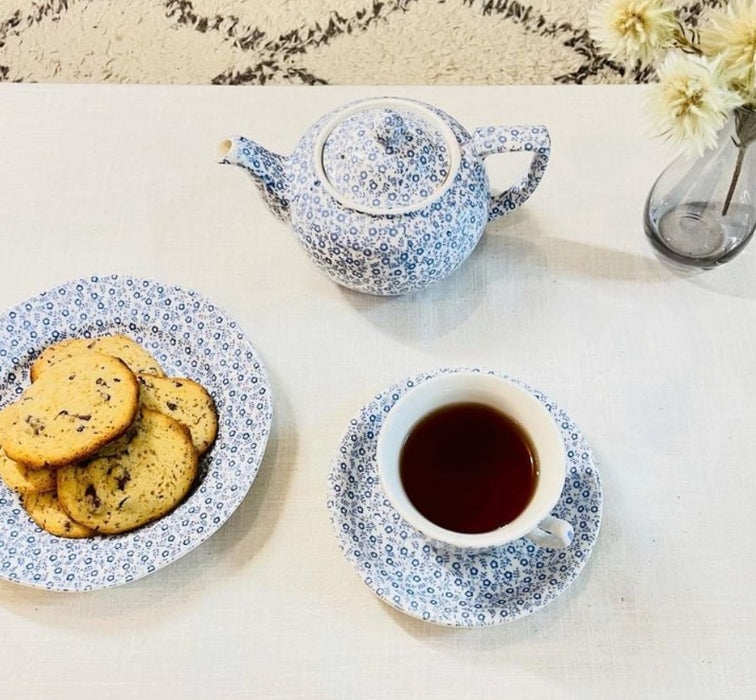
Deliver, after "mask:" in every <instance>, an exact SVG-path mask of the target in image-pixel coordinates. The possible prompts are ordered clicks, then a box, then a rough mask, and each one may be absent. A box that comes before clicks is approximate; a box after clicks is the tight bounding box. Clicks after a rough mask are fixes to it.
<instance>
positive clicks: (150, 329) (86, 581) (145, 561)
mask: <svg viewBox="0 0 756 700" xmlns="http://www.w3.org/2000/svg"><path fill="white" fill-rule="evenodd" d="M109 333H122V334H124V335H127V336H129V337H131V338H133V339H134V340H136V341H137V342H138V343H140V344H141V345H142V346H143V347H144V348H145V349H146V350H147V351H148V352H150V353H151V354H152V355H153V356H154V357H155V358H156V359H157V360H158V362H159V363H160V364H161V366H162V367H163V369H164V370H165V371H166V373H167V374H168V375H169V376H184V377H189V378H191V379H194V380H196V381H198V382H200V383H201V384H202V385H203V386H205V388H206V389H207V390H208V391H209V392H210V394H211V395H212V397H213V399H214V400H215V403H216V407H217V409H218V417H219V425H218V437H217V439H216V442H215V444H214V445H213V447H212V448H211V449H210V450H209V451H208V452H207V454H206V455H205V456H204V457H203V459H202V461H201V463H200V478H199V480H198V483H197V485H196V486H195V488H194V489H193V490H192V491H191V492H190V494H189V496H188V497H187V498H186V500H185V501H184V502H183V503H182V504H181V505H179V506H178V507H177V508H176V509H175V510H174V511H172V512H171V513H169V514H168V515H166V516H164V517H162V518H160V519H159V520H157V521H155V522H153V523H151V524H149V525H145V526H144V527H141V528H139V529H137V530H134V531H132V532H129V533H125V534H122V535H110V536H101V537H95V538H92V539H82V540H74V539H64V538H61V537H56V536H54V535H50V534H49V533H47V532H44V531H43V530H41V529H40V528H39V527H37V525H35V524H34V522H33V521H32V520H31V519H30V518H29V517H28V516H27V515H26V513H25V512H24V510H23V508H22V507H21V503H20V501H19V498H18V496H17V495H16V494H15V493H13V492H12V491H10V490H9V489H8V488H7V487H6V486H5V485H4V484H3V483H1V482H0V578H3V579H6V580H8V581H14V582H17V583H22V584H26V585H29V586H34V587H37V588H43V589H48V590H55V591H86V590H94V589H100V588H109V587H112V586H117V585H120V584H123V583H127V582H129V581H134V580H136V579H139V578H141V577H143V576H146V575H147V574H150V573H152V572H153V571H156V570H158V569H160V568H162V567H164V566H166V565H167V564H170V563H171V562H173V561H175V560H176V559H178V558H179V557H181V556H183V555H184V554H187V553H188V552H189V551H191V550H192V549H194V548H195V547H196V546H197V545H199V544H200V543H202V542H203V541H205V540H206V539H207V538H208V537H210V536H211V535H212V534H213V533H215V532H216V531H217V530H218V529H219V528H220V527H221V525H223V523H224V522H225V521H226V520H227V519H228V518H229V517H230V516H231V514H232V513H233V512H234V510H236V508H237V507H238V506H239V504H240V503H241V501H242V499H243V498H244V496H245V494H246V493H247V491H248V490H249V488H250V486H251V485H252V482H253V481H254V479H255V476H256V475H257V471H258V469H259V467H260V463H261V461H262V458H263V453H264V452H265V445H266V443H267V440H268V435H269V433H270V425H271V420H272V404H271V393H270V385H269V382H268V377H267V372H266V370H265V367H264V365H263V363H262V360H261V359H260V357H259V355H258V353H257V352H256V350H255V349H254V348H253V347H252V345H251V344H250V342H249V341H248V340H247V338H246V337H245V336H244V334H243V333H242V332H241V330H240V328H239V326H238V325H237V323H236V322H235V321H233V320H232V319H230V318H228V316H227V315H226V314H225V313H224V312H223V311H222V310H221V309H219V308H218V307H217V306H215V304H213V303H212V302H210V301H208V300H207V299H205V298H203V297H202V296H200V294H198V293H197V292H195V291H192V290H188V289H183V288H181V287H177V286H173V285H168V284H162V283H160V282H156V281H149V280H143V279H136V278H132V277H125V276H121V275H109V276H102V277H96V276H93V277H90V278H88V279H81V280H76V281H72V282H68V283H66V284H62V285H60V286H58V287H55V288H53V289H50V290H48V291H46V292H43V293H41V294H39V295H37V296H35V297H33V298H31V299H29V300H27V301H25V302H23V303H21V304H18V305H17V306H15V307H14V308H12V309H10V310H9V311H6V312H5V313H4V314H2V316H0V408H3V407H5V406H7V405H8V404H9V403H11V402H12V401H13V400H15V398H16V397H17V396H18V395H19V394H20V393H21V392H22V391H23V390H24V388H25V387H26V386H28V384H29V367H30V365H31V363H32V362H33V361H34V359H35V358H36V357H37V356H38V355H39V352H40V351H41V350H42V348H44V347H45V346H47V345H49V344H51V343H53V342H56V341H59V340H62V339H64V338H67V337H82V336H83V337H96V336H100V335H105V334H109Z"/></svg>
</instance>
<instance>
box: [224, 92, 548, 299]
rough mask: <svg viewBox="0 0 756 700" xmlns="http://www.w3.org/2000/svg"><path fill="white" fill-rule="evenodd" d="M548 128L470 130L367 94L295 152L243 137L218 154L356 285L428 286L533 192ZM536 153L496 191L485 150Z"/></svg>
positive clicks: (335, 272) (330, 271) (432, 111)
mask: <svg viewBox="0 0 756 700" xmlns="http://www.w3.org/2000/svg"><path fill="white" fill-rule="evenodd" d="M550 143H551V142H550V139H549V132H548V130H547V129H546V127H545V126H492V127H484V128H478V129H475V130H474V131H473V133H472V134H470V133H469V132H468V131H466V130H465V128H464V127H463V126H462V125H461V124H460V123H459V122H457V121H456V120H455V119H454V118H452V117H451V116H449V115H448V114H446V113H445V112H443V111H441V110H440V109H437V108H436V107H433V106H431V105H428V104H425V103H422V102H418V101H416V100H409V99H403V98H392V97H384V98H371V99H367V100H360V101H358V102H353V103H349V104H347V105H343V106H341V107H339V108H338V109H336V110H334V111H333V112H331V113H329V114H326V115H325V116H323V117H322V118H321V119H319V120H318V121H317V122H316V123H315V124H314V125H313V126H312V127H311V128H310V129H309V130H307V132H306V133H305V134H304V136H303V137H302V138H301V140H300V141H299V144H298V145H297V147H296V148H295V150H294V152H293V153H292V154H291V155H290V156H282V155H279V154H276V153H272V152H271V151H269V150H267V149H266V148H264V147H263V146H261V145H259V144H257V143H255V142H254V141H251V140H249V139H247V138H244V137H241V136H236V137H232V138H230V139H227V140H225V141H224V142H223V143H222V144H221V152H220V162H222V163H230V164H234V165H239V166H241V167H242V168H244V169H245V170H246V171H247V172H248V173H249V174H250V175H251V176H252V178H253V180H254V181H255V183H256V184H257V186H258V189H259V190H260V192H261V194H262V196H263V199H264V201H265V202H266V204H267V205H268V206H269V207H270V209H271V210H272V211H273V213H274V214H275V215H276V216H277V217H278V218H279V219H281V220H283V221H284V222H287V223H290V225H291V226H292V228H293V229H294V232H295V234H296V236H297V238H298V240H299V242H300V244H301V245H302V246H303V247H304V249H305V251H306V252H307V254H308V255H309V256H310V258H311V259H312V260H313V262H314V263H315V264H316V265H317V266H318V268H320V269H321V270H322V271H323V272H324V273H326V274H327V275H328V276H330V277H331V278H332V279H333V280H335V281H336V282H338V283H339V284H342V285H344V286H346V287H349V288H351V289H354V290H357V291H360V292H365V293H370V294H381V295H395V294H404V293H406V292H411V291H414V290H418V289H422V288H423V287H425V286H426V285H428V284H431V283H433V282H436V281H438V280H440V279H443V278H444V277H446V276H447V275H449V274H450V273H451V272H453V271H454V270H455V269H456V268H457V267H458V266H459V265H460V264H461V263H462V262H463V261H464V260H465V259H466V258H467V257H468V256H469V255H470V253H471V252H472V251H473V249H474V248H475V245H476V244H477V243H478V240H479V239H480V237H481V235H482V234H483V231H484V229H485V227H486V224H487V223H488V222H489V221H492V220H493V219H496V218H498V217H499V216H502V215H503V214H506V213H508V212H510V211H513V210H514V209H516V208H517V207H519V206H520V205H521V204H523V203H524V202H525V201H526V200H527V199H528V198H529V197H530V195H531V194H532V193H533V191H534V190H535V189H536V187H537V186H538V184H539V182H540V181H541V178H542V177H543V174H544V171H545V169H546V165H547V163H548V160H549V153H550V148H551V146H550ZM513 151H526V152H528V153H530V154H532V159H531V162H530V166H529V168H528V171H527V173H526V174H525V175H524V176H523V178H522V179H521V180H520V181H519V182H518V183H517V184H515V185H513V186H512V187H510V188H508V189H506V190H505V191H504V192H502V193H500V194H495V195H492V194H491V190H490V187H489V182H488V176H487V174H486V169H485V166H484V159H485V158H486V157H487V156H489V155H491V154H494V153H506V152H513Z"/></svg>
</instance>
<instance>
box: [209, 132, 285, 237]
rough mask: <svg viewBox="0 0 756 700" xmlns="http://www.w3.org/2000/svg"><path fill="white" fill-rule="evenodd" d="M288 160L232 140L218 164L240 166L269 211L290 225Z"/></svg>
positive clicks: (240, 139)
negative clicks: (255, 187) (248, 176)
mask: <svg viewBox="0 0 756 700" xmlns="http://www.w3.org/2000/svg"><path fill="white" fill-rule="evenodd" d="M286 161H287V159H286V158H285V157H284V156H281V155H278V154H277V153H273V152H272V151H269V150H268V149H267V148H263V147H262V146H261V145H260V144H258V143H255V142H254V141H252V140H250V139H247V138H244V137H243V136H232V137H231V138H228V139H225V140H224V141H222V142H221V143H220V144H219V146H218V162H219V163H223V164H228V165H238V166H240V167H242V168H244V170H246V171H247V173H249V175H250V176H251V177H252V180H253V181H254V183H255V185H257V188H258V189H259V190H260V194H261V195H262V198H263V200H264V201H265V203H266V204H267V205H268V208H269V209H270V210H271V211H272V212H273V214H275V215H276V216H277V217H278V218H279V219H281V221H284V222H287V223H288V222H289V177H288V168H287V162H286Z"/></svg>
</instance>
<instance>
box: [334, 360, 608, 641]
mask: <svg viewBox="0 0 756 700" xmlns="http://www.w3.org/2000/svg"><path fill="white" fill-rule="evenodd" d="M455 371H460V370H456V369H442V370H438V371H434V372H430V373H425V374H421V375H419V376H416V377H412V378H410V379H407V380H405V381H403V382H401V383H399V384H396V385H394V386H393V387H391V388H389V389H387V390H386V391H384V392H383V393H380V394H378V395H376V396H375V397H374V398H373V400H372V401H370V403H368V404H367V405H366V406H364V407H363V408H362V410H361V411H360V412H359V414H358V415H357V416H356V417H355V418H353V419H352V420H351V421H350V423H349V427H348V429H347V431H346V434H345V435H344V437H343V439H342V441H341V445H340V447H339V451H338V454H337V455H336V457H335V458H334V460H333V464H332V467H331V473H330V478H329V487H330V488H329V498H328V509H329V511H330V514H331V522H332V524H333V527H334V530H335V532H336V536H337V537H338V540H339V543H340V545H341V549H342V551H343V552H344V554H345V556H346V557H347V559H349V560H350V561H351V562H352V564H353V565H354V566H355V568H356V569H357V572H358V573H359V575H360V576H361V577H362V579H363V581H364V582H365V583H366V584H367V585H368V586H369V587H370V588H371V589H372V590H373V591H374V592H375V593H376V594H377V595H378V596H379V597H381V598H382V599H383V600H384V601H385V602H387V603H388V604H389V605H392V606H393V607H395V608H396V609H397V610H401V611H402V612H404V613H407V614H408V615H412V616H413V617H417V618H420V619H422V620H427V621H429V622H435V623H438V624H443V625H450V626H456V627H484V626H487V625H495V624H499V623H503V622H509V621H512V620H516V619H517V618H520V617H523V616H525V615H529V614H530V613H533V612H535V611H536V610H539V609H541V608H542V607H544V606H545V605H547V604H548V603H550V602H551V601H552V600H554V599H555V598H556V597H557V596H559V595H560V594H561V593H563V592H564V591H565V589H566V588H567V587H568V586H569V585H570V584H571V583H572V582H573V581H574V580H575V578H577V576H578V574H579V573H580V571H581V569H582V568H583V566H584V565H585V563H586V561H587V560H588V557H589V556H590V554H591V550H592V549H593V546H594V544H595V543H596V539H597V538H598V533H599V528H600V525H601V503H602V491H601V482H600V480H599V474H598V470H597V467H596V462H595V460H594V458H593V455H592V453H591V449H590V446H589V445H588V442H587V440H586V439H585V437H584V436H583V434H582V433H581V432H580V430H579V429H578V428H577V426H576V425H575V424H574V423H573V422H572V420H571V419H570V418H569V416H567V414H566V413H565V412H564V411H563V410H562V409H561V408H559V406H557V405H556V404H555V403H554V402H553V401H551V400H549V399H548V398H547V397H546V396H545V395H544V394H542V393H541V392H540V391H537V390H535V389H533V388H531V387H529V386H527V385H526V384H524V383H523V382H520V381H518V380H516V379H512V378H511V377H507V378H508V379H512V381H515V382H516V383H518V384H520V385H521V386H524V387H525V388H526V389H528V391H530V392H531V393H532V394H533V395H534V396H535V397H536V398H538V399H539V400H540V401H541V402H542V403H543V404H544V405H545V406H546V408H547V409H548V411H549V412H550V413H551V415H552V416H553V417H554V419H555V420H556V421H557V422H558V423H559V425H560V426H561V429H562V436H563V439H564V444H565V449H566V452H567V457H568V467H567V479H566V481H565V485H564V490H563V491H562V496H561V499H560V501H559V503H558V504H557V506H556V507H555V508H554V510H553V514H554V515H556V516H557V517H560V518H564V519H565V520H568V521H569V522H571V523H572V525H573V527H574V529H575V540H574V541H573V543H572V544H571V545H570V546H569V547H568V548H567V549H561V550H548V549H541V548H539V547H536V546H535V545H534V544H532V543H530V542H529V541H528V540H525V539H521V540H518V541H517V542H513V543H511V544H509V545H507V546H505V547H499V548H495V549H489V550H486V551H482V552H475V553H471V552H466V551H463V550H459V549H455V548H450V547H448V546H442V545H439V544H436V543H435V542H434V541H432V540H430V539H428V538H426V537H425V536H424V535H422V534H421V533H420V532H418V531H417V530H415V529H413V528H412V527H411V526H410V525H409V524H408V523H407V522H405V521H404V520H403V519H402V518H401V516H400V515H399V514H398V513H397V512H396V511H395V510H394V509H393V507H392V506H391V504H390V502H389V501H388V499H387V498H386V496H385V495H384V493H383V491H382V488H381V485H380V482H379V478H378V473H377V470H376V463H375V449H376V444H377V440H378V432H379V431H380V428H381V424H382V423H383V420H384V418H385V416H386V414H387V413H388V411H389V410H391V407H392V406H393V405H394V404H395V403H396V401H398V400H399V398H400V397H401V396H402V394H404V393H405V392H406V391H408V390H409V389H411V388H412V387H413V386H416V385H417V384H420V383H421V382H424V381H426V380H428V379H430V378H431V377H434V376H436V375H438V374H441V373H448V372H455ZM465 371H470V370H465ZM472 371H481V372H488V370H472ZM490 373H491V374H498V373H496V372H490ZM502 376H503V375H502Z"/></svg>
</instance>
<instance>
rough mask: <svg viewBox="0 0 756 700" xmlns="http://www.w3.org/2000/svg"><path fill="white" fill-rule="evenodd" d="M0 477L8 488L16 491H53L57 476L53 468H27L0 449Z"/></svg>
mask: <svg viewBox="0 0 756 700" xmlns="http://www.w3.org/2000/svg"><path fill="white" fill-rule="evenodd" d="M0 478H1V479H2V480H3V481H4V482H5V485H6V486H7V487H8V488H9V489H13V491H16V492H17V493H42V492H43V491H54V490H55V484H56V482H57V476H56V474H55V470H54V469H27V468H26V467H25V466H24V465H23V464H19V463H18V462H14V461H13V460H12V459H10V458H9V457H8V455H6V454H5V452H3V451H2V450H0Z"/></svg>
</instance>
